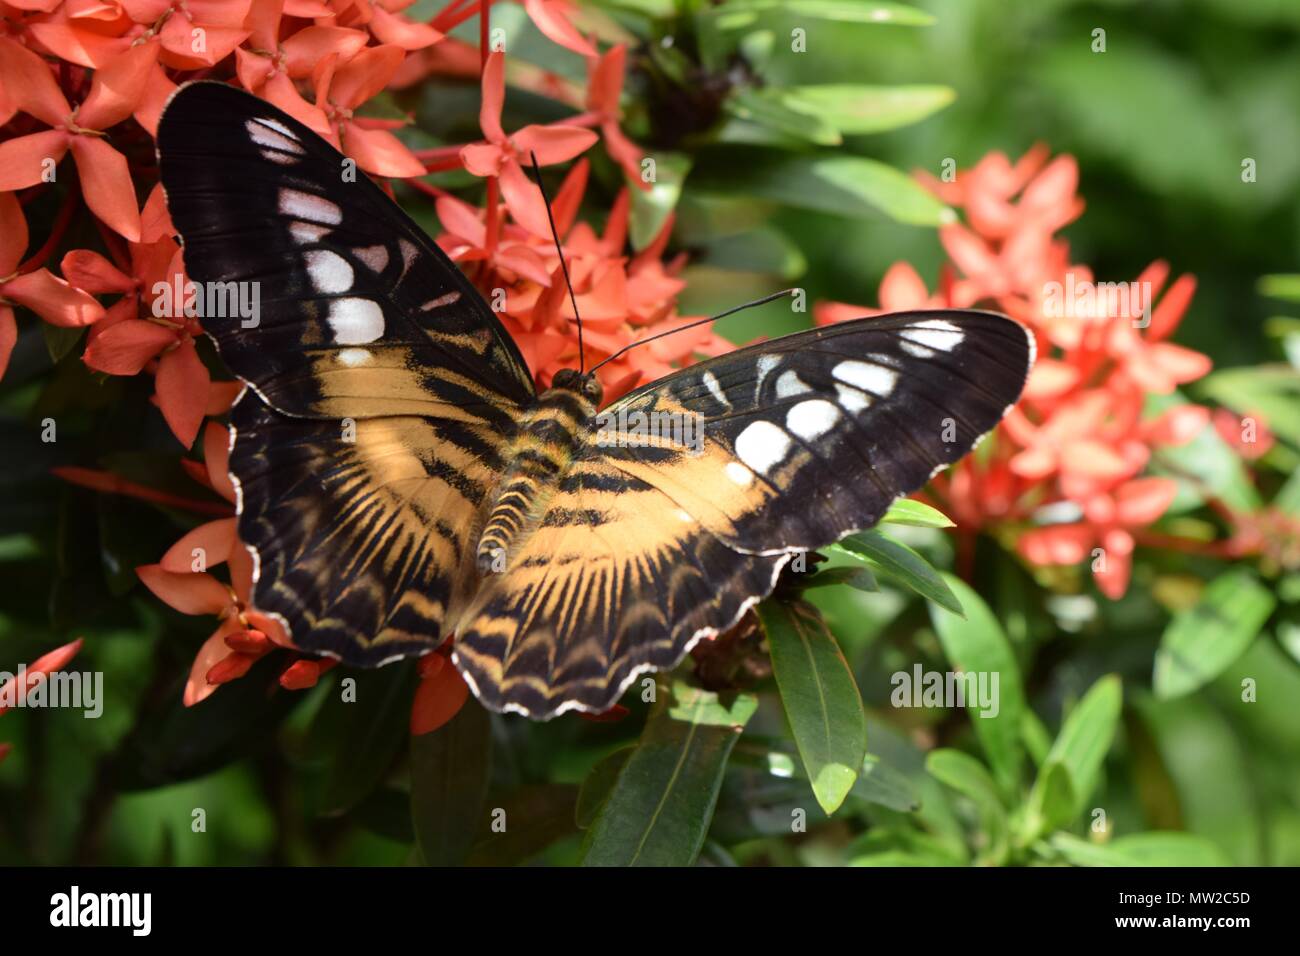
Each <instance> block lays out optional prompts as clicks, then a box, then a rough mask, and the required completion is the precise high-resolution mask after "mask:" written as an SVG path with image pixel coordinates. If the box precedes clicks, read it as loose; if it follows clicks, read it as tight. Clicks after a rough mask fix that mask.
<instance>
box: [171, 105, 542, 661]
mask: <svg viewBox="0 0 1300 956" xmlns="http://www.w3.org/2000/svg"><path fill="white" fill-rule="evenodd" d="M158 147H159V163H160V166H161V175H162V182H163V186H164V188H165V189H166V193H167V202H168V208H169V211H170V213H171V217H172V221H173V222H174V223H175V225H176V228H177V230H178V231H179V233H180V235H181V237H182V240H183V243H184V248H185V263H186V268H187V271H188V273H189V277H190V279H191V280H192V281H193V282H195V283H196V284H198V285H199V287H200V288H201V289H202V290H203V291H204V298H203V303H202V311H201V315H202V325H203V329H204V331H206V332H207V333H208V334H209V335H210V336H211V337H212V338H213V339H214V340H215V342H216V343H217V347H218V349H219V351H220V353H221V356H222V358H223V359H224V360H225V362H226V364H227V365H228V366H229V367H230V369H231V371H233V372H234V373H235V374H236V375H238V376H239V377H240V378H241V379H242V380H243V381H244V382H246V383H247V384H248V386H249V387H250V389H251V390H252V392H253V393H255V394H250V393H249V392H248V391H245V393H244V395H243V396H242V397H241V399H240V400H239V402H238V403H237V404H236V405H235V408H234V410H233V412H232V415H231V422H232V425H233V427H234V433H235V437H234V444H233V447H232V451H231V457H230V468H231V473H232V477H233V478H234V480H235V482H236V485H237V488H238V490H239V503H238V504H239V534H240V538H241V540H243V541H244V542H245V544H247V545H248V546H249V548H250V550H251V551H252V552H253V556H254V563H255V583H254V591H253V603H254V604H255V605H256V606H257V607H258V608H259V609H260V610H263V611H266V612H269V613H271V614H273V615H276V616H278V617H279V619H280V620H281V622H282V623H283V624H284V626H285V628H286V630H287V631H288V633H289V635H290V636H291V638H292V639H293V641H294V642H295V643H296V644H297V645H298V646H300V647H302V648H303V649H306V650H314V651H322V652H328V653H331V654H334V655H337V656H339V657H342V658H343V659H344V660H347V661H348V662H350V663H354V664H364V665H374V664H378V663H382V662H383V661H385V660H388V659H391V658H394V657H399V656H404V655H407V654H413V653H419V652H421V651H425V650H428V649H429V648H430V647H433V646H436V645H437V644H438V643H439V642H440V641H441V639H442V636H443V629H444V627H445V625H446V624H447V622H448V620H449V618H450V617H453V616H454V614H455V612H456V610H457V607H458V606H459V605H460V604H462V603H463V602H464V601H465V600H466V599H467V597H468V595H469V594H470V592H472V590H473V588H474V584H475V581H476V580H477V576H476V572H475V571H474V569H473V560H472V551H473V541H472V536H473V529H474V525H475V522H476V521H477V520H478V513H479V510H480V508H481V506H482V505H483V502H484V499H485V496H486V494H487V489H488V488H489V487H490V485H491V483H492V481H493V475H494V474H495V471H496V470H497V469H499V468H500V467H501V461H500V453H501V449H502V447H503V444H504V442H505V441H506V440H507V438H508V436H509V435H510V434H511V433H512V432H513V429H514V427H515V421H516V418H517V415H518V411H519V409H520V407H521V406H524V405H526V404H528V403H530V402H532V401H533V399H534V391H533V386H532V381H531V378H530V376H529V374H528V371H527V367H526V365H525V364H524V361H523V359H522V357H521V356H520V354H519V351H518V349H517V348H516V347H515V345H514V343H513V342H512V341H511V339H510V336H509V334H508V333H507V332H506V331H505V329H504V328H503V327H502V326H501V324H500V323H499V322H498V321H497V320H496V318H495V317H494V316H493V315H492V313H491V310H489V309H488V308H487V306H486V304H485V303H484V302H483V300H482V298H481V297H480V296H479V295H478V293H477V292H476V291H475V289H474V288H473V286H472V285H471V284H470V282H469V280H468V279H467V278H466V277H465V276H464V275H463V274H462V273H461V272H460V270H459V269H457V268H456V267H455V265H453V264H452V263H451V261H450V260H448V259H447V257H446V256H445V255H444V254H443V253H442V251H441V250H440V249H438V247H437V246H436V245H434V244H433V243H431V242H430V241H429V240H428V239H427V238H426V237H425V235H424V233H423V232H422V231H421V230H420V229H419V227H418V226H416V225H415V224H414V223H413V222H412V221H411V220H410V219H409V218H408V217H407V216H406V214H405V213H403V211H402V210H401V208H400V207H398V205H397V204H396V203H394V202H393V201H392V200H391V199H389V198H388V197H387V196H386V195H385V194H384V193H383V191H382V190H380V189H379V188H378V187H377V186H376V185H375V184H374V183H372V182H371V181H370V180H369V179H367V178H366V176H365V175H364V174H358V173H357V172H356V170H355V167H354V166H352V165H351V161H350V160H348V159H346V157H344V156H343V155H341V154H340V153H339V152H338V151H337V150H336V149H334V147H333V146H331V145H330V144H329V143H327V142H326V141H325V140H323V139H322V138H321V137H319V136H317V135H316V134H315V133H314V132H312V131H311V130H309V129H307V128H306V127H305V126H303V125H302V124H301V123H299V122H297V121H296V120H294V119H293V118H291V117H289V116H288V115H286V114H285V113H283V112H282V111H280V110H278V109H276V108H275V107H274V106H272V105H270V104H269V103H266V102H264V101H263V100H260V99H258V98H257V97H254V96H251V95H249V94H247V93H244V92H241V91H239V90H237V89H234V88H232V87H229V86H225V85H222V84H218V83H195V84H191V85H189V86H186V87H184V88H182V89H181V90H180V91H179V92H177V93H176V94H175V96H174V97H173V98H172V100H171V101H170V103H169V104H168V106H167V108H166V110H165V112H164V113H163V116H162V119H161V121H160V123H159V130H158ZM254 304H255V305H256V308H243V309H240V308H235V307H234V306H235V305H254Z"/></svg>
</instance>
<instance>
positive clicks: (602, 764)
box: [573, 747, 635, 830]
mask: <svg viewBox="0 0 1300 956" xmlns="http://www.w3.org/2000/svg"><path fill="white" fill-rule="evenodd" d="M634 749H635V748H633V747H623V748H622V749H620V750H615V751H614V752H613V753H611V754H607V755H606V756H604V757H602V758H601V759H600V760H598V761H596V765H595V766H594V767H592V768H591V770H590V772H589V773H588V774H587V776H586V778H585V779H584V780H583V781H582V788H581V789H580V790H579V791H578V803H577V806H575V807H574V809H573V818H574V821H575V822H576V823H577V824H578V826H579V827H581V828H582V829H583V830H585V829H587V828H588V827H589V826H591V825H592V823H594V822H595V820H596V814H598V813H599V812H600V808H601V807H602V806H604V804H605V801H606V800H608V799H609V795H610V793H612V792H613V790H614V784H615V783H616V782H617V781H618V775H619V774H620V773H622V772H623V765H624V764H626V763H627V758H628V757H630V756H632V751H633V750H634Z"/></svg>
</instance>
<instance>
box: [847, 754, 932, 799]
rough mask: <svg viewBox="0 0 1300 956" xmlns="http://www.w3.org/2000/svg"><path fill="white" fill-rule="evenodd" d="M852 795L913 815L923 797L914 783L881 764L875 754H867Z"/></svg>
mask: <svg viewBox="0 0 1300 956" xmlns="http://www.w3.org/2000/svg"><path fill="white" fill-rule="evenodd" d="M850 793H852V794H853V796H855V797H857V798H858V799H859V800H865V801H867V803H876V804H879V805H880V806H882V807H889V809H891V810H897V811H899V812H900V813H911V812H912V811H914V810H918V809H920V806H921V797H920V795H919V794H917V792H916V787H914V786H913V785H912V781H910V780H908V779H907V777H906V776H905V775H904V774H903V773H901V772H900V771H898V770H895V769H894V768H893V767H891V766H889V765H888V764H884V763H881V762H880V758H879V757H877V756H876V755H875V754H867V756H866V758H865V759H864V760H863V761H862V773H860V774H858V779H857V780H856V781H854V784H853V789H852V790H851V791H850Z"/></svg>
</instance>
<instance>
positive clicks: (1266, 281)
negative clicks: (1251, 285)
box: [1258, 274, 1300, 302]
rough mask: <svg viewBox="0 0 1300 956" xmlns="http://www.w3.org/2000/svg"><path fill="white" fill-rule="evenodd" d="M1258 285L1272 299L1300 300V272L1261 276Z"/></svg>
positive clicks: (1260, 291)
mask: <svg viewBox="0 0 1300 956" xmlns="http://www.w3.org/2000/svg"><path fill="white" fill-rule="evenodd" d="M1258 287H1259V294H1260V295H1266V296H1268V297H1269V298H1270V299H1285V300H1287V301H1288V302H1300V274H1292V275H1271V276H1260V277H1259V286H1258Z"/></svg>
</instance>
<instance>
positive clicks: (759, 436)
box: [736, 420, 790, 474]
mask: <svg viewBox="0 0 1300 956" xmlns="http://www.w3.org/2000/svg"><path fill="white" fill-rule="evenodd" d="M789 450H790V436H789V435H787V434H786V433H785V432H784V431H783V430H782V429H781V426H779V425H774V424H772V423H771V422H768V421H761V420H760V421H756V422H751V423H750V424H749V425H747V426H745V430H744V431H743V432H741V433H740V435H738V436H737V438H736V454H737V455H739V456H740V460H741V461H743V462H744V463H745V464H746V465H748V466H749V467H750V468H752V469H754V471H758V472H762V473H763V474H767V472H768V470H769V469H770V468H771V467H772V466H773V465H775V464H777V463H778V462H780V461H781V459H782V458H784V457H785V455H786V452H788V451H789Z"/></svg>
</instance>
